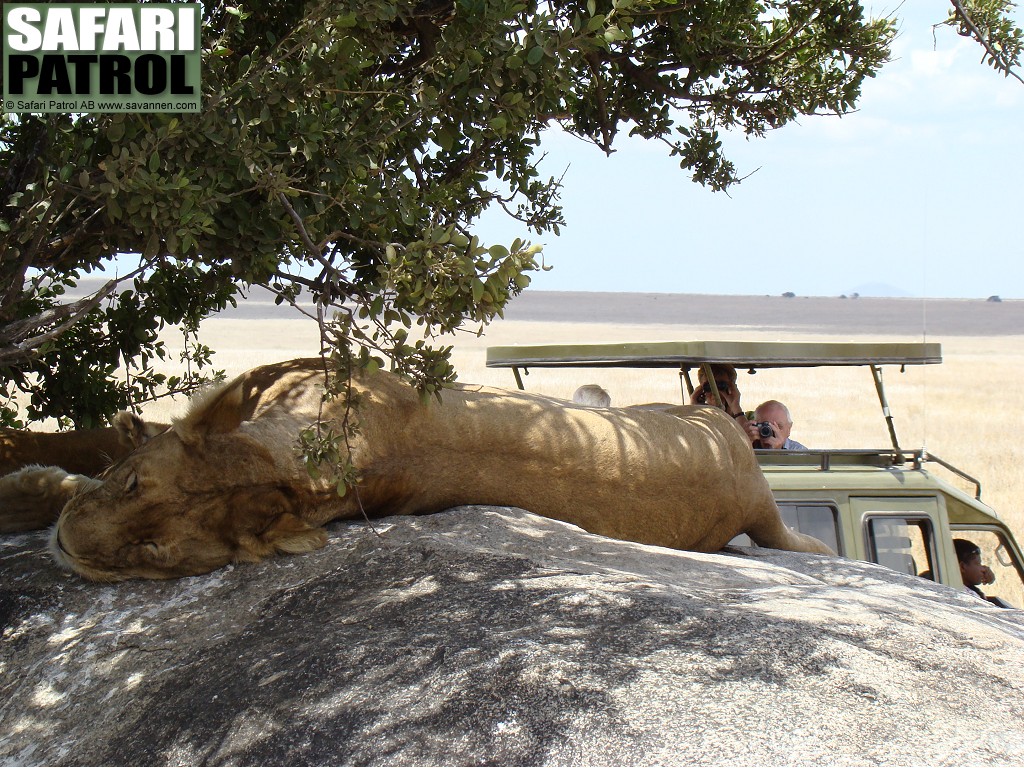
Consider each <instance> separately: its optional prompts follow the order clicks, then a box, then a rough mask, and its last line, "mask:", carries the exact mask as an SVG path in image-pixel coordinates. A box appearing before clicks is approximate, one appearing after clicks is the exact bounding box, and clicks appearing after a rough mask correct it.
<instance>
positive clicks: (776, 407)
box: [746, 400, 807, 451]
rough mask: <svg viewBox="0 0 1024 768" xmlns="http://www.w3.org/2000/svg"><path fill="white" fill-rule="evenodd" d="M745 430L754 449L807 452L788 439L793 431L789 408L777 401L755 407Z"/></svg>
mask: <svg viewBox="0 0 1024 768" xmlns="http://www.w3.org/2000/svg"><path fill="white" fill-rule="evenodd" d="M746 430H747V436H748V437H750V441H751V443H753V445H754V447H755V448H772V449H774V450H783V451H806V450H807V446H804V445H801V444H800V443H798V442H797V441H796V440H791V439H790V438H789V433H790V432H792V431H793V418H792V417H791V416H790V415H789V408H787V407H786V406H784V405H783V404H782V403H780V402H779V401H778V400H768V401H766V402H763V403H761V404H760V405H759V406H757V410H755V411H754V419H753V421H748V422H747V423H746Z"/></svg>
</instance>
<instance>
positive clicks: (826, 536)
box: [779, 503, 839, 552]
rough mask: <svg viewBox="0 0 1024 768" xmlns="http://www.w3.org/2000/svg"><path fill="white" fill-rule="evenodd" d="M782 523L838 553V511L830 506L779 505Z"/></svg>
mask: <svg viewBox="0 0 1024 768" xmlns="http://www.w3.org/2000/svg"><path fill="white" fill-rule="evenodd" d="M779 512H781V513H782V521H783V522H784V523H785V524H786V525H788V526H789V527H790V528H793V529H795V530H798V531H800V533H806V534H807V535H808V536H813V537H814V538H816V539H817V540H818V541H820V542H822V543H823V544H828V545H829V546H830V547H832V550H833V551H834V552H839V529H838V528H837V524H836V520H837V519H838V511H837V510H836V508H835V507H833V506H832V505H831V504H785V503H783V504H779Z"/></svg>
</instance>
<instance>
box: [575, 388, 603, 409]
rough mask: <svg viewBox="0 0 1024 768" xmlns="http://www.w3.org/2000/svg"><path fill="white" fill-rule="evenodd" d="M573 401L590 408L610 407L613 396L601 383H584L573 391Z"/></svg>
mask: <svg viewBox="0 0 1024 768" xmlns="http://www.w3.org/2000/svg"><path fill="white" fill-rule="evenodd" d="M572 401H573V402H574V403H576V404H577V405H586V406H588V407H590V408H609V407H611V404H612V396H611V395H609V394H608V392H607V390H605V388H604V387H602V386H601V385H600V384H584V385H582V386H580V387H578V388H577V389H576V391H575V392H573V393H572Z"/></svg>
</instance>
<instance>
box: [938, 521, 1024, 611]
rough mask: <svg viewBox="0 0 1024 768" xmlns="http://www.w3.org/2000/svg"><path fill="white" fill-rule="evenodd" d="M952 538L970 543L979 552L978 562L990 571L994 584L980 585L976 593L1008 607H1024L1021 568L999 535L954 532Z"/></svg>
mask: <svg viewBox="0 0 1024 768" xmlns="http://www.w3.org/2000/svg"><path fill="white" fill-rule="evenodd" d="M953 537H954V538H957V539H968V540H970V541H973V542H974V543H975V544H977V545H978V548H979V549H981V562H982V563H984V564H985V565H987V566H988V567H989V568H991V569H992V573H993V574H994V575H995V577H996V580H995V582H993V583H992V584H981V585H979V587H978V588H979V589H980V590H981V591H982V592H984V593H985V594H986V595H988V596H989V597H998V598H1000V599H1001V600H1003V601H1005V602H1007V603H1009V604H1010V605H1012V606H1014V607H1016V608H1020V607H1022V606H1024V576H1022V573H1021V571H1022V568H1021V564H1020V563H1017V562H1015V560H1014V556H1013V550H1012V549H1010V547H1009V546H1008V545H1007V543H1006V540H1005V539H1004V538H1003V535H1002V533H1001V532H999V531H989V530H977V529H970V530H954V531H953Z"/></svg>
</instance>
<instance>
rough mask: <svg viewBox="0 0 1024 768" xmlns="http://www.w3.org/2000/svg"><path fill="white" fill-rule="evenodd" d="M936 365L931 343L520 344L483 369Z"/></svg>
mask: <svg viewBox="0 0 1024 768" xmlns="http://www.w3.org/2000/svg"><path fill="white" fill-rule="evenodd" d="M941 362H942V346H941V345H940V344H938V343H934V342H870V343H862V342H820V341H652V342H623V343H602V344H525V345H515V346H504V347H488V348H487V367H488V368H560V367H584V368H587V367H590V368H686V367H693V366H697V365H700V364H701V363H730V364H732V365H735V366H737V367H742V368H805V367H815V366H851V365H901V366H902V365H928V364H933V363H941Z"/></svg>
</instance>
